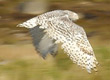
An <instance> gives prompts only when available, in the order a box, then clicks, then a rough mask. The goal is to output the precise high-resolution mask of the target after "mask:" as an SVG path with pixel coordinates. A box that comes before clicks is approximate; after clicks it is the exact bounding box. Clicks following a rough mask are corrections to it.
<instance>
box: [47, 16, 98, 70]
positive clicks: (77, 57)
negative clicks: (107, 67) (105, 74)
mask: <svg viewBox="0 0 110 80" xmlns="http://www.w3.org/2000/svg"><path fill="white" fill-rule="evenodd" d="M47 23H48V28H47V29H45V32H46V33H47V34H48V36H49V37H51V38H53V39H55V40H56V43H60V42H61V43H62V48H63V49H64V51H65V52H67V55H69V56H70V59H71V60H72V61H73V62H74V63H76V64H78V65H80V66H82V67H83V68H86V69H87V71H88V72H91V69H95V68H96V64H97V63H98V62H97V60H96V58H95V55H94V52H93V49H92V47H91V45H90V43H89V41H88V39H87V37H86V33H85V31H84V29H83V28H82V27H80V26H78V25H76V24H75V23H73V22H72V21H71V20H70V19H69V18H68V17H67V16H64V17H61V18H59V19H57V20H55V19H54V20H52V21H48V22H47Z"/></svg>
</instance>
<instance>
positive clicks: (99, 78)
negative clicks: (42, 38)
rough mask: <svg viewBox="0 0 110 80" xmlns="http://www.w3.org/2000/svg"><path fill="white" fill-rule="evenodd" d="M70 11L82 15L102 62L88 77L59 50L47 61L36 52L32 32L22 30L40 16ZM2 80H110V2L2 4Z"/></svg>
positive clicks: (12, 0)
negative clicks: (48, 12)
mask: <svg viewBox="0 0 110 80" xmlns="http://www.w3.org/2000/svg"><path fill="white" fill-rule="evenodd" d="M55 9H68V10H72V11H74V12H76V13H78V14H80V17H82V18H81V19H79V20H78V21H77V22H75V23H77V24H78V25H80V26H83V28H84V29H85V31H86V32H87V35H88V39H89V41H90V43H91V45H92V47H93V49H94V52H95V55H96V57H97V60H98V61H99V66H98V72H97V73H96V72H93V73H92V74H88V73H87V72H86V70H82V69H81V68H80V67H78V66H77V65H76V64H73V63H72V61H71V60H70V59H69V57H68V56H67V55H66V54H64V52H63V50H61V48H59V50H58V55H57V56H56V57H54V58H53V57H52V56H50V55H48V56H47V58H46V60H43V59H42V58H41V57H40V56H39V55H38V54H36V53H37V52H36V51H35V49H34V47H33V45H32V39H31V37H30V35H29V33H28V29H25V28H18V27H16V25H17V24H19V23H22V22H23V21H26V20H28V19H30V18H32V17H34V16H37V15H38V14H41V13H44V12H47V11H51V10H55ZM0 80H110V0H0Z"/></svg>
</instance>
